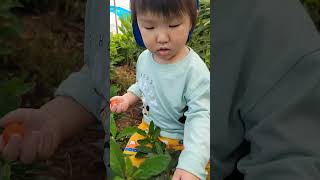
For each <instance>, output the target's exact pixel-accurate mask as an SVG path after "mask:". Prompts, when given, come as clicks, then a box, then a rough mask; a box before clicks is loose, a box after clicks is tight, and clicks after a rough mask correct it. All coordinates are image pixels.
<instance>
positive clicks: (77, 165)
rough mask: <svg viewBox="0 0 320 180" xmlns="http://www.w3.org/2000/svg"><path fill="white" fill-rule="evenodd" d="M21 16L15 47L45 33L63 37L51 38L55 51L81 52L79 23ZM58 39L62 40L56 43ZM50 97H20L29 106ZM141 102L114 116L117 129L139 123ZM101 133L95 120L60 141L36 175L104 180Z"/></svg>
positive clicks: (49, 16)
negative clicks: (54, 151) (20, 31)
mask: <svg viewBox="0 0 320 180" xmlns="http://www.w3.org/2000/svg"><path fill="white" fill-rule="evenodd" d="M21 18H22V20H23V24H24V31H23V33H22V34H21V39H20V40H19V41H20V42H15V43H14V44H15V45H16V47H17V48H18V49H19V48H20V49H21V48H23V46H21V45H20V44H25V43H28V42H30V41H32V40H34V38H36V37H37V36H38V35H39V33H43V34H46V33H47V34H51V35H55V36H56V37H54V38H56V39H60V38H63V39H64V40H65V41H58V40H57V41H55V43H57V44H55V46H56V47H57V49H56V52H57V53H60V54H61V53H66V52H62V51H61V48H60V47H63V49H65V51H68V50H69V51H72V50H77V51H83V33H84V23H83V22H68V21H65V20H63V18H62V17H58V16H57V15H56V14H54V13H50V12H48V13H46V14H40V15H35V14H24V15H22V17H21ZM21 41H23V42H21ZM61 42H65V43H64V44H59V43H61ZM68 47H70V48H68ZM66 54H67V53H66ZM48 62H50V59H48ZM80 67H81V66H79V64H77V65H75V67H74V69H72V71H77V70H79V68H80ZM117 71H118V72H119V73H120V74H122V75H123V74H127V77H126V78H127V79H128V78H129V79H130V78H131V77H132V79H131V80H130V81H132V80H133V81H134V73H135V72H134V69H132V68H130V67H128V66H125V65H124V66H121V67H118V70H117ZM122 75H121V76H122ZM122 77H124V76H122ZM129 83H131V82H129ZM42 91H43V90H42ZM43 94H46V93H43ZM52 98H53V97H52V96H51V97H47V95H46V96H44V95H42V94H41V93H39V92H38V91H35V92H34V94H28V95H27V96H25V97H23V100H22V105H23V106H24V105H25V106H29V105H26V104H30V103H27V102H30V99H37V100H38V101H39V103H35V104H41V102H42V101H44V100H43V99H45V100H49V99H52ZM141 105H142V103H141V102H139V103H137V104H136V105H134V106H133V107H131V108H130V109H129V110H128V111H127V112H126V113H122V114H121V115H119V116H118V117H119V118H118V120H117V121H116V123H117V127H118V129H119V130H122V129H123V128H125V127H129V126H137V125H138V124H139V123H140V122H141V118H142V114H141ZM31 107H33V108H37V107H38V105H34V104H33V106H32V105H31ZM104 135H105V132H104V130H103V128H102V126H101V125H100V123H99V122H97V123H96V124H93V125H91V126H90V127H88V128H86V129H85V130H84V131H82V132H81V133H79V134H78V135H76V136H74V137H73V138H71V139H70V140H68V141H66V142H65V143H63V144H61V145H60V146H59V148H58V150H57V151H56V153H55V154H54V155H53V156H52V157H51V158H50V159H48V160H46V161H42V162H40V163H44V164H45V165H46V170H44V171H42V172H37V174H38V175H39V176H41V177H42V179H46V180H91V179H94V180H100V179H101V180H104V179H105V175H106V174H105V166H104V163H103V145H104V144H103V142H104V141H103V138H104Z"/></svg>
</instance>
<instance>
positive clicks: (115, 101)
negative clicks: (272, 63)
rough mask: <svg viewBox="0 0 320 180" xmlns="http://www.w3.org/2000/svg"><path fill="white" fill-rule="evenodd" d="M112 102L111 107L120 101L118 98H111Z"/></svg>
mask: <svg viewBox="0 0 320 180" xmlns="http://www.w3.org/2000/svg"><path fill="white" fill-rule="evenodd" d="M110 104H111V107H112V106H115V105H117V104H119V101H118V100H117V99H114V100H111V102H110Z"/></svg>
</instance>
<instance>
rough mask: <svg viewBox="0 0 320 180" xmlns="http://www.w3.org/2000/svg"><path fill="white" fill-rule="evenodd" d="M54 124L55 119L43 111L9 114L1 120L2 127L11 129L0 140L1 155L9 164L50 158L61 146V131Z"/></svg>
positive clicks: (16, 111) (24, 110) (0, 125)
mask: <svg viewBox="0 0 320 180" xmlns="http://www.w3.org/2000/svg"><path fill="white" fill-rule="evenodd" d="M54 122H55V119H54V117H52V116H50V115H49V114H48V113H47V112H45V111H43V110H40V109H26V108H25V109H17V110H15V111H12V112H10V113H8V114H7V115H5V116H4V117H3V118H1V119H0V127H3V128H6V127H8V128H7V130H6V132H5V133H6V134H5V136H6V137H5V138H4V137H3V135H1V136H0V153H1V154H2V156H4V157H5V158H7V159H9V160H17V159H20V160H21V161H22V162H24V163H31V162H33V161H34V160H37V159H47V158H49V157H50V156H51V155H52V154H53V153H54V151H55V150H56V148H57V147H58V144H59V143H60V130H59V128H58V127H57V126H56V125H55V123H54ZM14 124H16V125H14ZM17 124H19V125H17ZM10 126H11V127H10ZM9 127H10V128H9ZM9 131H10V132H9ZM18 131H19V132H18ZM20 131H21V132H20Z"/></svg>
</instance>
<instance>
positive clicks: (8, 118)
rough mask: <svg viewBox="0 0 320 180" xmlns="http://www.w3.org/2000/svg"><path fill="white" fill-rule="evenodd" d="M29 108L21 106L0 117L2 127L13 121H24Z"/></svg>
mask: <svg viewBox="0 0 320 180" xmlns="http://www.w3.org/2000/svg"><path fill="white" fill-rule="evenodd" d="M27 111H28V109H24V108H20V109H17V110H14V111H11V112H9V113H7V114H6V115H5V116H3V117H2V118H1V119H0V127H4V126H6V125H7V124H10V123H12V122H23V121H24V119H25V116H26V114H27Z"/></svg>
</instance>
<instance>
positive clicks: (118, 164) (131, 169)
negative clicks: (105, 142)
mask: <svg viewBox="0 0 320 180" xmlns="http://www.w3.org/2000/svg"><path fill="white" fill-rule="evenodd" d="M170 160H171V157H170V155H169V154H161V155H154V156H152V157H149V158H148V159H146V160H145V161H144V162H143V163H142V164H141V165H140V166H139V168H137V167H135V166H133V165H132V162H131V160H130V159H129V157H126V156H124V154H123V153H122V151H121V149H120V146H119V145H118V144H117V143H116V141H114V140H113V139H111V141H110V166H111V172H112V175H111V176H112V177H113V179H114V180H140V179H154V178H153V177H154V176H156V175H158V174H160V173H161V172H163V171H164V170H165V169H166V168H167V166H168V165H169V163H170Z"/></svg>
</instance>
